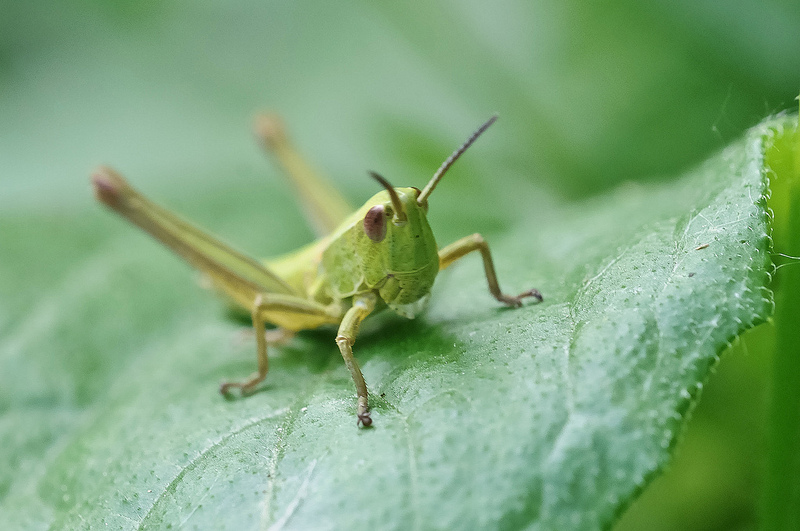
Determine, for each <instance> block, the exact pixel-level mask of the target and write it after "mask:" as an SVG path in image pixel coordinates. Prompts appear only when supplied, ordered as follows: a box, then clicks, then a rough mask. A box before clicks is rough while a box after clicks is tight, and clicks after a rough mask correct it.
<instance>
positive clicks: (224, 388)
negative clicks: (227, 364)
mask: <svg viewBox="0 0 800 531" xmlns="http://www.w3.org/2000/svg"><path fill="white" fill-rule="evenodd" d="M263 380H264V376H262V375H260V374H259V373H255V374H254V375H253V376H251V377H250V378H248V379H247V380H245V381H243V382H222V383H221V384H220V386H219V392H220V394H222V395H225V396H230V394H231V389H232V388H234V387H236V388H238V389H239V390H240V391H241V393H242V396H247V395H249V394H250V393H252V392H253V391H254V390H255V388H256V386H258V384H260V383H261V382H262V381H263Z"/></svg>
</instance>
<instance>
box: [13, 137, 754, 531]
mask: <svg viewBox="0 0 800 531" xmlns="http://www.w3.org/2000/svg"><path fill="white" fill-rule="evenodd" d="M761 139H762V132H761V130H759V131H756V132H754V133H752V134H751V135H749V136H748V137H747V138H746V139H744V140H742V141H740V142H737V143H735V144H733V145H732V146H730V147H729V148H728V149H726V150H725V151H724V152H723V153H721V154H720V155H717V156H715V157H713V158H712V159H710V160H709V161H708V162H707V163H705V164H703V165H702V166H701V167H700V168H699V169H697V170H696V171H693V172H691V173H690V174H688V175H686V176H684V177H682V178H680V179H679V180H677V181H675V182H673V183H671V184H664V185H658V186H656V185H653V186H648V187H640V186H629V187H623V188H621V189H618V190H616V191H614V192H612V193H610V194H607V195H604V196H601V197H597V198H594V199H591V200H589V201H585V202H581V203H578V204H564V203H560V202H558V201H555V200H551V199H548V198H546V197H543V196H541V195H538V196H536V197H537V199H536V204H537V208H536V209H531V210H529V211H528V213H527V214H525V215H524V217H523V218H521V219H520V222H519V224H518V225H517V226H516V229H515V230H513V231H511V232H510V233H508V234H506V235H504V236H503V237H501V238H496V239H495V240H494V241H493V242H492V243H493V245H494V252H495V254H496V256H497V262H498V265H499V272H500V275H501V281H502V282H503V284H504V285H506V286H508V287H509V288H510V287H512V286H513V289H514V290H516V289H521V288H526V287H529V286H538V287H539V288H540V289H541V290H542V291H543V293H544V294H545V297H546V299H545V302H544V303H543V304H540V305H528V306H526V307H524V308H522V309H519V310H507V309H502V308H498V307H497V305H496V304H494V303H493V301H492V300H491V299H490V297H488V295H487V294H486V292H485V287H484V281H483V278H482V274H481V271H480V266H479V264H478V261H477V260H468V261H467V262H466V263H464V264H461V265H459V266H458V267H456V268H454V270H453V271H448V272H447V273H445V274H443V276H442V277H441V278H440V282H439V283H438V284H437V285H436V287H435V289H434V296H433V303H432V305H431V307H430V310H429V312H428V313H427V315H426V316H424V317H423V318H421V319H419V320H417V321H414V322H406V321H402V320H400V319H399V318H395V317H393V316H390V315H382V316H379V317H376V318H375V319H373V320H372V321H371V322H370V323H371V324H370V325H368V326H366V327H365V329H364V331H363V335H362V336H361V337H360V339H359V341H358V343H357V344H356V348H357V353H358V356H359V359H360V360H361V364H362V367H363V370H364V374H365V376H366V379H367V381H368V382H369V386H370V389H371V392H372V394H373V396H374V397H375V399H374V401H373V404H374V405H373V418H374V420H375V428H374V429H369V430H363V429H357V428H356V427H355V422H354V416H353V410H354V392H353V389H352V383H351V381H350V379H349V376H348V374H347V371H346V370H345V368H344V367H343V365H342V363H341V360H340V359H339V358H338V354H337V352H336V349H335V346H334V344H333V342H332V332H331V331H320V332H317V333H313V334H308V335H305V336H303V337H301V338H300V339H299V340H297V341H296V342H294V343H293V344H291V345H290V346H289V347H287V348H284V349H282V350H281V352H280V354H278V355H277V356H275V358H274V359H273V363H272V368H271V371H272V372H271V374H270V377H269V383H268V385H267V386H266V388H265V389H264V391H263V392H260V393H258V394H256V395H255V396H252V397H250V398H248V399H245V400H232V401H225V400H223V399H222V398H220V397H219V396H218V395H217V394H216V392H215V387H216V384H217V382H218V381H219V380H221V379H222V378H224V377H228V376H231V375H233V376H235V375H244V374H247V373H248V372H249V370H250V369H251V368H252V363H253V360H252V359H251V357H252V345H251V344H250V343H251V340H252V338H245V339H243V340H242V341H240V342H238V343H237V342H235V341H234V339H235V338H236V337H237V332H236V325H235V324H232V323H228V322H225V321H224V320H221V319H219V316H218V315H216V312H215V311H214V308H213V306H214V305H213V304H207V302H208V301H207V300H206V299H207V297H206V296H204V295H203V294H202V293H200V291H199V290H197V289H196V288H195V287H193V286H191V285H190V283H188V282H185V281H182V280H181V278H182V277H183V276H184V275H185V271H184V270H183V269H182V268H181V267H180V266H178V265H177V264H173V261H172V259H171V257H169V256H167V253H166V252H163V251H162V250H161V249H158V248H157V247H156V246H155V245H154V244H152V243H151V242H150V241H149V240H146V239H145V238H144V237H140V236H139V235H138V234H134V233H133V231H127V230H124V229H127V227H116V228H115V231H114V234H113V235H112V236H110V237H109V238H108V241H107V243H106V244H105V245H104V246H102V247H101V248H98V249H97V250H96V251H94V252H92V253H89V254H86V255H83V256H77V257H75V258H74V259H73V260H72V262H71V263H72V264H73V265H72V266H71V272H70V273H69V274H68V276H67V278H66V280H65V281H64V282H63V283H61V284H59V285H58V286H55V287H54V288H53V289H52V290H50V296H49V297H45V298H43V299H42V300H41V301H39V302H38V303H37V305H36V306H35V307H34V308H33V310H32V311H31V312H29V313H28V315H27V316H26V318H25V319H23V320H22V322H21V323H20V324H19V325H18V326H15V327H14V329H13V330H12V331H11V333H9V334H6V335H5V339H4V342H3V357H2V360H3V371H2V374H3V385H2V389H3V406H4V409H5V414H4V416H3V425H4V426H3V430H2V436H3V438H4V441H3V446H4V448H7V449H8V448H11V449H12V450H11V455H7V456H6V460H7V462H6V463H5V465H4V466H3V470H5V471H7V472H4V478H3V483H2V484H3V489H4V491H5V499H4V504H3V510H4V512H5V513H6V514H7V515H10V516H7V518H11V521H16V522H25V523H26V524H31V522H38V524H39V525H42V526H45V527H46V526H48V525H50V526H52V527H54V528H74V527H80V526H84V525H86V526H96V525H100V524H108V525H110V526H112V527H115V528H117V527H118V528H125V529H130V528H137V527H144V528H152V529H156V528H159V529H162V528H166V527H167V526H169V525H171V526H173V527H178V526H180V525H182V524H183V525H190V526H197V527H205V528H223V527H226V528H232V529H233V528H241V527H245V528H255V527H259V526H261V525H264V524H272V525H274V526H275V527H277V528H291V529H305V528H309V527H314V528H329V529H338V528H346V527H360V528H366V529H370V528H378V527H381V528H397V529H401V528H408V527H438V528H450V529H453V528H459V527H462V528H463V527H471V526H476V525H477V526H488V527H497V526H499V527H508V528H515V527H520V526H526V525H530V526H531V527H532V528H534V529H554V528H585V529H591V528H595V527H597V526H598V525H605V524H607V523H609V522H610V521H611V520H612V519H613V516H614V514H615V513H616V512H617V511H619V510H620V507H621V506H622V505H623V504H625V503H626V501H627V500H629V499H630V497H631V496H632V494H633V493H634V492H635V491H636V490H637V489H638V488H640V487H641V486H642V485H643V484H644V482H645V480H646V479H647V478H648V477H649V476H651V475H652V474H653V473H654V472H655V471H657V470H658V469H659V468H660V467H661V466H663V464H664V463H665V462H666V460H667V459H668V456H669V451H670V447H671V446H672V445H673V443H674V441H675V439H676V436H677V435H678V432H679V429H680V426H681V422H682V420H683V415H684V414H685V413H686V411H687V410H688V409H689V407H690V405H691V403H692V401H693V397H694V396H695V395H696V394H697V392H698V390H699V389H700V386H701V384H702V382H703V381H704V380H705V378H706V377H707V374H708V369H709V367H710V366H711V365H713V364H714V363H715V361H716V360H717V355H718V354H719V352H720V351H721V350H722V349H724V348H725V347H726V345H727V344H728V342H729V341H730V340H731V339H732V338H733V337H734V336H735V335H736V334H737V333H739V332H741V331H742V330H743V329H744V328H746V327H748V326H751V325H753V324H754V323H756V322H759V321H761V320H763V319H764V318H765V317H766V316H767V315H768V313H769V311H770V300H769V292H768V291H767V290H766V289H765V286H766V283H767V281H768V274H767V267H768V264H769V260H768V254H767V248H768V238H767V215H766V212H765V210H764V193H765V191H766V188H765V183H764V177H763V171H762V156H761V148H762V140H761ZM523 191H524V193H521V192H520V190H519V189H517V190H515V191H514V192H515V193H513V197H512V194H509V198H508V199H509V201H510V202H514V201H516V204H515V206H514V208H515V209H518V211H519V212H521V213H525V209H524V205H525V204H529V203H530V202H531V199H532V197H533V196H532V194H533V193H534V190H533V189H526V190H523ZM100 217H101V215H100V214H97V215H96V216H92V219H93V220H95V221H96V219H95V218H97V219H99V218H100ZM465 217H468V216H466V214H465ZM104 221H106V222H107V221H108V220H105V218H104ZM74 222H75V223H74V224H73V225H72V226H75V227H82V226H83V227H85V226H86V225H87V220H86V219H84V218H81V219H76V220H74ZM466 223H467V222H466V221H464V224H465V226H466ZM36 224H39V225H41V224H46V220H42V219H32V220H29V221H28V222H27V223H25V224H23V225H20V226H18V227H16V230H17V231H23V232H24V231H26V230H34V229H35V228H38V229H41V228H42V227H34V226H35V225H36ZM12 233H13V231H12ZM5 235H6V236H7V235H8V232H7V233H6V234H5ZM15 236H18V235H15ZM14 239H17V238H14ZM17 256H20V255H17ZM17 267H19V268H20V269H18V270H17V271H13V272H11V271H8V273H16V274H21V273H23V269H24V261H23V265H20V266H17ZM156 268H158V270H159V271H160V274H159V276H158V278H153V275H152V271H153V270H154V269H156ZM6 269H8V266H6ZM4 278H9V277H8V276H6V275H4ZM58 345H63V347H58ZM231 351H235V353H236V357H235V358H231V357H230V352H231ZM23 354H24V355H23ZM88 367H92V368H93V369H92V371H93V372H92V373H91V374H88V375H87V374H86V372H85V371H86V370H87V368H88ZM66 396H72V397H74V398H73V399H72V400H71V401H67V400H65V397H66ZM31 427H34V429H30V428H31ZM32 448H40V449H41V450H40V453H38V454H37V453H34V452H32ZM15 452H16V453H17V455H14V454H15ZM20 458H21V464H20V465H17V466H13V463H15V462H17V460H18V459H20ZM12 470H13V471H12ZM23 472H24V473H23Z"/></svg>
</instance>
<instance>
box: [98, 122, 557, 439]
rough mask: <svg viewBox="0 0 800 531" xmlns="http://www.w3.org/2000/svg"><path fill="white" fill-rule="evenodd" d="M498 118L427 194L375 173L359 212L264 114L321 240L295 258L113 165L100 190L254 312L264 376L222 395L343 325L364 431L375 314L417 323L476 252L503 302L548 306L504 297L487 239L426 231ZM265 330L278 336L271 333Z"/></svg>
mask: <svg viewBox="0 0 800 531" xmlns="http://www.w3.org/2000/svg"><path fill="white" fill-rule="evenodd" d="M496 119H497V117H496V116H493V117H492V118H490V119H489V120H488V121H487V122H486V123H484V124H483V125H482V126H481V127H480V128H479V129H478V130H477V131H475V132H474V133H473V134H472V135H471V136H470V137H469V139H468V140H467V141H466V142H464V144H463V145H461V147H459V148H458V149H457V150H456V151H454V152H453V154H452V155H450V157H448V158H447V160H445V162H444V163H443V164H442V165H441V167H440V168H439V169H438V170H437V171H436V173H435V174H434V175H433V177H432V178H431V180H430V182H428V184H427V186H425V188H424V189H423V190H419V189H418V188H414V187H411V188H394V187H393V186H391V185H390V184H389V183H388V182H387V181H386V180H385V179H384V178H383V177H381V176H380V175H378V174H377V173H374V172H370V174H371V175H372V177H373V178H374V179H375V180H376V181H378V183H380V185H381V186H383V188H384V190H382V191H380V192H378V193H377V194H375V195H374V196H373V197H372V198H371V199H370V200H369V201H367V202H366V203H365V204H364V206H362V207H361V208H360V209H358V210H356V211H355V212H352V209H351V208H350V207H349V206H348V204H347V202H346V201H345V200H344V198H343V197H342V196H341V195H340V194H339V193H338V192H337V191H336V190H335V189H334V188H333V187H332V186H331V185H330V184H329V183H328V182H327V181H326V180H324V179H322V178H320V177H319V176H317V175H316V174H315V173H314V171H313V170H312V169H311V168H310V166H308V165H307V164H306V163H305V162H304V161H303V159H302V158H301V157H300V156H299V154H298V153H297V151H296V150H295V149H294V148H293V147H292V145H291V144H290V142H289V141H288V139H287V137H286V135H285V133H284V130H283V127H282V125H281V122H280V120H278V119H277V118H276V117H274V116H267V115H265V116H261V117H260V118H259V119H258V120H257V122H256V132H257V133H258V135H259V136H260V137H261V140H262V141H263V143H264V145H265V147H266V148H267V149H268V151H270V152H272V154H273V155H275V157H276V158H277V160H278V161H279V163H280V164H281V165H282V166H283V167H284V169H285V170H286V173H287V174H288V176H289V180H290V182H291V183H292V184H293V185H294V186H295V187H296V188H297V191H298V193H299V195H300V198H301V200H302V202H303V205H304V207H305V210H306V211H307V215H308V217H309V221H310V222H311V224H312V225H313V226H314V227H315V229H316V231H317V233H318V234H319V236H320V238H319V239H318V240H316V241H315V242H313V243H311V244H309V245H306V246H305V247H301V248H300V249H298V250H297V251H295V252H292V253H289V254H287V255H284V256H281V257H278V258H275V259H272V260H266V261H264V262H263V263H262V262H259V261H257V260H254V259H252V258H249V257H247V256H245V255H243V254H241V253H239V252H238V251H236V250H234V249H232V248H230V247H229V246H227V245H225V244H224V243H222V242H220V241H219V240H217V239H215V238H213V237H212V236H210V235H208V234H207V233H205V232H203V231H201V230H200V229H198V228H196V227H195V226H193V225H191V224H189V223H187V222H186V221H184V220H182V219H181V218H179V217H177V216H175V215H174V214H172V213H171V212H169V211H167V210H165V209H164V208H162V207H160V206H158V205H156V204H154V203H152V202H151V201H149V200H148V199H146V198H145V197H144V196H142V195H141V194H140V193H138V192H137V191H136V190H134V189H133V188H132V187H131V186H130V185H129V184H128V183H127V181H125V179H123V178H122V176H120V175H119V174H118V173H116V172H115V171H114V170H112V169H110V168H107V167H100V168H98V169H97V171H96V172H95V173H94V174H93V175H92V183H93V185H94V191H95V195H96V196H97V198H98V199H99V200H100V201H101V202H102V203H104V204H105V205H106V206H108V207H110V208H111V209H113V210H115V211H116V212H117V213H119V214H120V215H122V216H123V217H125V218H127V219H128V220H129V221H131V222H132V223H134V224H136V225H138V226H139V227H140V228H142V229H143V230H145V231H146V232H148V233H149V234H150V235H152V236H153V237H154V238H156V239H157V240H159V241H160V242H161V243H163V244H164V245H166V246H167V247H169V248H170V249H172V250H173V251H175V252H176V253H177V254H179V255H180V256H181V257H183V258H184V259H185V260H186V261H187V262H189V263H190V264H191V265H192V266H194V267H195V268H197V269H198V270H200V271H201V272H202V273H203V274H204V275H205V276H206V277H207V278H208V279H209V280H210V282H211V284H212V286H213V287H214V288H215V289H217V290H219V291H221V292H222V293H223V294H224V295H226V296H227V297H228V298H230V299H231V301H232V302H233V303H234V304H235V305H237V306H239V307H241V308H243V309H245V310H246V311H247V312H249V313H250V316H251V318H252V322H253V327H254V329H255V337H256V353H257V360H258V370H257V371H256V372H255V373H254V374H253V375H252V376H250V377H249V378H247V379H246V380H244V381H240V382H225V383H223V384H221V386H220V391H221V392H222V393H223V394H227V393H228V392H229V391H230V390H231V389H232V388H238V389H240V391H241V393H242V394H247V393H249V392H251V391H253V390H254V389H255V387H256V386H257V385H258V384H259V383H260V382H261V381H263V380H264V378H265V377H266V375H267V346H268V345H269V344H277V343H280V342H282V341H286V340H287V339H289V338H291V337H292V336H293V335H294V334H295V333H296V332H297V331H300V330H307V329H312V328H317V327H320V326H323V325H338V327H339V332H338V334H337V335H336V344H337V345H338V347H339V351H340V352H341V354H342V357H343V358H344V362H345V365H346V366H347V368H348V370H349V371H350V374H351V375H352V377H353V381H354V382H355V386H356V392H357V395H358V409H357V415H358V420H357V424H360V425H363V426H365V427H367V426H370V425H371V424H372V419H371V417H370V413H369V403H368V394H367V385H366V383H365V382H364V377H363V375H362V374H361V370H360V369H359V367H358V363H357V361H356V359H355V358H354V357H353V350H352V346H353V343H354V342H355V339H356V335H357V332H358V328H359V325H360V324H361V321H363V320H364V318H366V317H367V316H368V315H369V314H371V313H372V312H373V311H375V310H378V309H381V308H383V307H385V306H388V307H389V308H391V309H392V310H394V311H395V312H397V313H398V314H400V315H402V316H405V317H408V318H413V317H414V316H415V315H416V314H417V313H418V312H419V311H420V310H421V309H422V308H423V306H424V304H425V302H426V301H427V299H428V297H429V295H430V291H431V287H432V286H433V282H434V280H435V279H436V275H437V273H439V271H441V270H443V269H445V268H447V267H448V266H449V265H450V264H452V263H453V262H455V261H456V260H458V259H459V258H461V257H463V256H464V255H466V254H468V253H471V252H473V251H478V252H480V254H481V257H482V258H483V267H484V270H485V273H486V280H487V281H488V284H489V291H490V292H491V294H492V295H493V296H494V297H495V298H496V299H497V300H498V301H500V302H502V303H503V304H506V305H508V306H512V307H519V306H521V305H522V302H521V301H522V299H524V298H526V297H534V298H535V299H537V300H539V301H541V300H542V295H541V294H540V293H539V291H538V290H535V289H531V290H528V291H525V292H523V293H521V294H519V295H517V296H510V295H505V294H503V293H502V292H501V291H500V287H499V285H498V283H497V275H496V274H495V270H494V265H493V263H492V255H491V254H490V253H489V247H488V245H487V244H486V241H485V240H484V239H483V237H482V236H481V235H480V234H473V235H471V236H467V237H465V238H462V239H460V240H458V241H456V242H454V243H452V244H450V245H448V246H446V247H444V248H443V249H439V248H438V247H437V245H436V240H435V239H434V237H433V232H431V228H430V225H428V220H427V213H428V198H429V197H430V195H431V193H432V192H433V190H434V189H435V188H436V185H437V184H438V183H439V181H440V180H441V179H442V177H443V176H444V174H445V172H446V171H447V170H448V169H449V168H450V166H452V164H453V163H454V162H455V161H456V159H458V158H459V157H460V156H461V154H462V153H464V151H465V150H466V149H467V148H468V147H469V146H470V145H471V144H472V143H473V142H474V141H475V140H476V139H477V138H478V136H480V135H481V134H482V133H483V132H484V131H485V130H486V129H487V128H488V127H489V126H490V125H491V124H492V123H494V121H495V120H496ZM351 212H352V213H351ZM266 323H271V324H273V325H275V326H276V327H277V329H275V330H268V331H265V324H266Z"/></svg>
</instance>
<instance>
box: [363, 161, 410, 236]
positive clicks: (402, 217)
mask: <svg viewBox="0 0 800 531" xmlns="http://www.w3.org/2000/svg"><path fill="white" fill-rule="evenodd" d="M369 174H370V175H371V176H372V178H373V179H375V180H376V181H378V182H379V183H381V186H383V187H384V188H386V191H387V192H389V197H391V198H392V205H393V206H394V219H393V221H394V222H395V223H402V222H404V221H406V220H407V219H408V217H407V216H406V212H405V210H403V203H401V202H400V196H398V195H397V191H396V190H395V189H394V187H393V186H392V185H391V184H389V181H387V180H386V179H384V178H383V177H381V175H380V174H378V173H377V172H374V171H371V172H369Z"/></svg>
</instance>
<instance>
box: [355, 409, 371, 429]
mask: <svg viewBox="0 0 800 531" xmlns="http://www.w3.org/2000/svg"><path fill="white" fill-rule="evenodd" d="M356 426H364V427H365V428H369V427H370V426H372V417H370V416H369V411H364V412H363V413H362V412H359V413H358V420H357V421H356Z"/></svg>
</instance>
